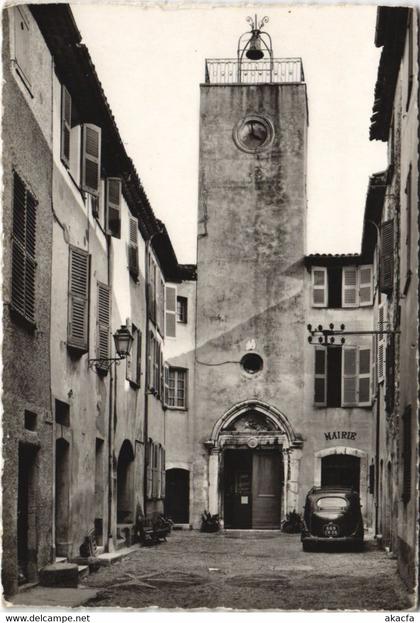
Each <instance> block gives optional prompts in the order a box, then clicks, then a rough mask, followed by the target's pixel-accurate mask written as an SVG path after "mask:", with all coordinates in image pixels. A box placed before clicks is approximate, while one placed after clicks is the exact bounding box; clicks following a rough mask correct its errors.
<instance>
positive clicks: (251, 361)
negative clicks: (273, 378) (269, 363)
mask: <svg viewBox="0 0 420 623" xmlns="http://www.w3.org/2000/svg"><path fill="white" fill-rule="evenodd" d="M263 366H264V362H263V360H262V358H261V357H260V355H258V354H257V353H247V354H246V355H244V356H243V357H242V359H241V367H242V369H243V370H244V371H245V372H247V373H248V374H257V373H258V372H260V371H261V370H262V369H263Z"/></svg>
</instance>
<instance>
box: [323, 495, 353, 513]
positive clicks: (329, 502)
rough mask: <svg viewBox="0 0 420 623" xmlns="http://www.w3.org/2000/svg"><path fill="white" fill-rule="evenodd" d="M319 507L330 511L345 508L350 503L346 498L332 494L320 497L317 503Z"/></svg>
mask: <svg viewBox="0 0 420 623" xmlns="http://www.w3.org/2000/svg"><path fill="white" fill-rule="evenodd" d="M316 505H317V508H319V510H322V511H329V510H342V511H343V510H345V509H346V508H347V507H348V505H349V503H348V501H347V500H346V498H341V497H338V496H334V497H333V496H331V497H325V498H319V500H318V501H317V503H316Z"/></svg>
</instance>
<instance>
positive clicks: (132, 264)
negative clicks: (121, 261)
mask: <svg viewBox="0 0 420 623" xmlns="http://www.w3.org/2000/svg"><path fill="white" fill-rule="evenodd" d="M128 226H129V227H128V229H129V231H128V270H129V271H130V274H131V275H132V276H133V277H134V278H135V279H137V277H138V276H139V250H138V246H137V229H138V221H137V219H136V218H134V217H133V216H129V223H128Z"/></svg>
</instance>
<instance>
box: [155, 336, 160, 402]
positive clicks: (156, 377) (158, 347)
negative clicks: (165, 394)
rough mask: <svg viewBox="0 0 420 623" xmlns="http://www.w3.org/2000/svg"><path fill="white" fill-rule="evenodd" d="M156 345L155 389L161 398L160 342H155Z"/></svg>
mask: <svg viewBox="0 0 420 623" xmlns="http://www.w3.org/2000/svg"><path fill="white" fill-rule="evenodd" d="M154 344H155V353H154V357H153V388H154V390H155V391H156V394H157V395H158V396H159V392H160V378H159V368H160V344H159V342H158V340H156V339H155V340H154Z"/></svg>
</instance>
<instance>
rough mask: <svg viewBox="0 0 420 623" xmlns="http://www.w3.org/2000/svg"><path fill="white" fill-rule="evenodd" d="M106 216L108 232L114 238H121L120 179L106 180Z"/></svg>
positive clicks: (109, 178) (108, 178)
mask: <svg viewBox="0 0 420 623" xmlns="http://www.w3.org/2000/svg"><path fill="white" fill-rule="evenodd" d="M105 214H106V227H107V232H108V233H109V234H111V236H113V237H114V238H121V180H120V178H119V177H107V179H106V193H105Z"/></svg>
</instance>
